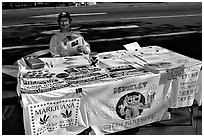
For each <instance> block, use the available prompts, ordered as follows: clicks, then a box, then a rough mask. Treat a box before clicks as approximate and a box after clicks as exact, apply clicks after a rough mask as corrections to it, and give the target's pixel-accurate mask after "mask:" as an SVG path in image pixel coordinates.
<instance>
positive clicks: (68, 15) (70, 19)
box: [57, 12, 72, 23]
mask: <svg viewBox="0 0 204 137" xmlns="http://www.w3.org/2000/svg"><path fill="white" fill-rule="evenodd" d="M63 17H66V18H68V19H69V23H70V22H71V21H72V18H71V16H70V14H69V13H68V12H62V13H60V14H59V15H58V19H57V22H58V23H59V22H60V19H61V18H63Z"/></svg>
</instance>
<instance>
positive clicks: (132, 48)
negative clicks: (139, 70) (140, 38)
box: [123, 42, 141, 52]
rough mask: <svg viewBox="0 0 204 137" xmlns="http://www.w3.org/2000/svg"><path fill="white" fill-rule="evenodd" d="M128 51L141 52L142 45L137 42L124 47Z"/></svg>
mask: <svg viewBox="0 0 204 137" xmlns="http://www.w3.org/2000/svg"><path fill="white" fill-rule="evenodd" d="M123 46H124V47H125V48H126V50H128V51H130V52H132V51H139V50H140V49H141V47H140V45H139V44H138V43H137V42H133V43H129V44H125V45H123Z"/></svg>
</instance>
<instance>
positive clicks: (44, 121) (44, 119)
mask: <svg viewBox="0 0 204 137" xmlns="http://www.w3.org/2000/svg"><path fill="white" fill-rule="evenodd" d="M49 117H50V116H46V114H45V115H44V117H43V119H42V118H40V122H39V123H40V124H41V125H44V124H45V123H46V122H47V120H48V118H49Z"/></svg>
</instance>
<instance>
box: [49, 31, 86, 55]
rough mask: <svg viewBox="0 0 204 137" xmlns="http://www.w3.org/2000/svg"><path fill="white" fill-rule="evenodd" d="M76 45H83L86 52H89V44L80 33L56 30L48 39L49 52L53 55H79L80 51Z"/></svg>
mask: <svg viewBox="0 0 204 137" xmlns="http://www.w3.org/2000/svg"><path fill="white" fill-rule="evenodd" d="M77 45H83V46H85V49H86V51H85V52H86V53H87V54H88V53H89V52H90V46H89V44H88V43H87V42H86V41H85V40H84V38H83V36H82V35H81V34H79V33H75V32H67V33H62V32H58V33H56V34H55V35H54V36H52V38H51V40H50V52H51V54H52V56H53V57H59V56H60V57H64V56H73V55H80V54H81V53H79V52H78V51H77Z"/></svg>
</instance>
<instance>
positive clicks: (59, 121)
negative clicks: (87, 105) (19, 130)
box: [28, 98, 81, 135]
mask: <svg viewBox="0 0 204 137" xmlns="http://www.w3.org/2000/svg"><path fill="white" fill-rule="evenodd" d="M80 100H81V99H80V98H70V99H63V100H58V101H49V102H43V103H38V104H31V105H28V111H29V118H30V121H31V132H32V134H33V135H40V134H43V133H44V132H52V131H54V130H57V129H58V128H66V127H68V126H71V125H73V126H78V113H79V106H80Z"/></svg>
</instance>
